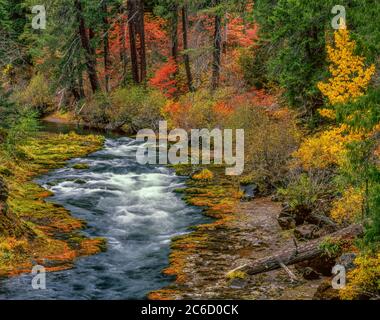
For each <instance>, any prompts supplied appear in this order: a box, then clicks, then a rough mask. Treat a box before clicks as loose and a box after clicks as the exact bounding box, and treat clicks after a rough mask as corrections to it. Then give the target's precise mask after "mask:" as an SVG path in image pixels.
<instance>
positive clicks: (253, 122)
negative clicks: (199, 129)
mask: <svg viewBox="0 0 380 320" xmlns="http://www.w3.org/2000/svg"><path fill="white" fill-rule="evenodd" d="M227 127H230V128H237V129H244V131H245V144H246V146H245V174H250V175H251V176H254V177H256V183H258V184H260V187H261V189H266V188H269V189H271V188H273V187H275V186H276V185H279V184H281V181H282V180H283V176H284V174H286V173H287V171H288V161H289V159H290V157H291V155H292V153H293V152H294V151H295V150H296V149H297V147H298V141H299V131H298V129H297V126H296V122H295V118H294V116H293V114H292V113H291V112H290V111H289V110H286V111H284V112H283V114H282V115H280V116H278V117H277V116H274V115H273V114H270V113H267V112H266V111H265V109H264V108H260V107H257V106H254V105H242V106H240V107H237V109H236V110H235V111H234V113H233V114H232V115H231V116H230V117H229V121H228V124H227Z"/></svg>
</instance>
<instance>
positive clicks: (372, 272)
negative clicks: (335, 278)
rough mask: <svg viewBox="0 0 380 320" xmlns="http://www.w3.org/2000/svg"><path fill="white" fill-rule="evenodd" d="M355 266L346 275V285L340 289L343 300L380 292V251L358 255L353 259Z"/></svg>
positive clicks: (374, 294) (376, 294)
mask: <svg viewBox="0 0 380 320" xmlns="http://www.w3.org/2000/svg"><path fill="white" fill-rule="evenodd" d="M355 264H356V266H357V267H356V268H355V269H354V270H352V271H351V272H349V273H348V275H347V282H348V283H347V286H346V287H345V288H344V289H342V290H341V291H340V296H341V298H342V299H345V300H352V299H357V298H359V297H360V296H362V295H365V296H370V297H371V296H378V295H379V292H380V253H378V254H377V256H374V257H371V256H360V257H358V258H356V260H355Z"/></svg>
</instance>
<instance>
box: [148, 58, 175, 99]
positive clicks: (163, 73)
mask: <svg viewBox="0 0 380 320" xmlns="http://www.w3.org/2000/svg"><path fill="white" fill-rule="evenodd" d="M177 71H178V66H177V63H176V62H175V60H174V59H173V58H170V59H169V61H168V62H167V63H165V64H164V65H162V66H161V68H159V69H158V70H157V71H156V73H155V75H154V77H153V78H152V79H150V80H149V84H150V85H151V86H152V87H153V88H156V89H159V90H160V91H161V92H162V93H164V94H165V95H166V96H167V97H169V98H170V97H173V96H174V95H175V94H176V93H177V81H176V79H175V75H176V73H177Z"/></svg>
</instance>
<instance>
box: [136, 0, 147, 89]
mask: <svg viewBox="0 0 380 320" xmlns="http://www.w3.org/2000/svg"><path fill="white" fill-rule="evenodd" d="M137 8H138V28H137V30H138V35H139V49H138V52H139V59H140V82H143V81H144V80H145V79H146V75H147V64H146V49H145V23H144V0H138V6H137Z"/></svg>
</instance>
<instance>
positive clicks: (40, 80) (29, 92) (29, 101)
mask: <svg viewBox="0 0 380 320" xmlns="http://www.w3.org/2000/svg"><path fill="white" fill-rule="evenodd" d="M13 99H14V101H15V102H17V104H18V105H19V106H20V107H26V108H30V109H32V110H34V111H37V112H38V113H39V114H41V115H45V114H47V113H49V112H51V111H53V109H54V97H53V95H52V94H51V92H50V88H49V85H48V81H47V79H46V78H45V77H44V76H43V75H42V74H37V75H35V76H34V77H33V78H32V79H31V80H30V82H29V85H28V86H27V87H26V88H25V90H19V91H18V92H17V93H15V94H14V95H13Z"/></svg>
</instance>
